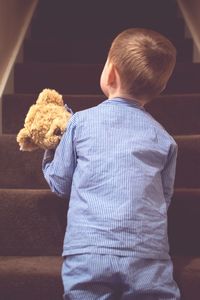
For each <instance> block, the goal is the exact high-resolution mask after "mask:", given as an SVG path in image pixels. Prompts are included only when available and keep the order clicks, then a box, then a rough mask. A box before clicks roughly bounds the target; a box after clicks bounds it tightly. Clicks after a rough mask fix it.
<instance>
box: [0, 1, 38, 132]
mask: <svg viewBox="0 0 200 300" xmlns="http://www.w3.org/2000/svg"><path fill="white" fill-rule="evenodd" d="M37 2H38V0H0V100H1V97H2V94H3V91H4V89H5V86H6V83H7V80H8V78H9V75H10V72H11V71H12V67H13V65H14V62H15V60H16V57H17V55H18V53H19V50H20V47H21V45H22V42H23V39H24V37H25V34H26V31H27V29H28V26H29V24H30V21H31V19H32V15H33V13H34V10H35V8H36V5H37ZM0 105H1V102H0ZM0 113H1V109H0ZM0 119H1V117H0ZM0 131H1V122H0Z"/></svg>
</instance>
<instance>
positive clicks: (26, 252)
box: [0, 188, 200, 256]
mask: <svg viewBox="0 0 200 300" xmlns="http://www.w3.org/2000/svg"><path fill="white" fill-rule="evenodd" d="M67 203H68V200H67V199H66V200H64V199H59V198H58V197H57V196H56V195H55V194H53V193H51V192H50V191H49V190H46V189H45V190H29V189H0V240H1V244H0V255H5V256H6V255H9V256H36V255H60V254H61V252H62V243H63V238H64V233H65V228H66V222H67V220H66V218H67ZM199 214H200V189H184V188H182V189H175V192H174V195H173V199H172V202H171V205H170V208H169V212H168V228H169V243H170V253H171V255H200V241H199V239H197V238H196V237H197V236H198V228H199V226H200V219H199ZM5 228H7V229H8V230H9V239H8V235H7V231H5ZM30 232H31V235H30Z"/></svg>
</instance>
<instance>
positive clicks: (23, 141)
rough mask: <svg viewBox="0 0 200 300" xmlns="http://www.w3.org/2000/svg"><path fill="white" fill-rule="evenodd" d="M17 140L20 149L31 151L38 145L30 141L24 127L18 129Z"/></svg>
mask: <svg viewBox="0 0 200 300" xmlns="http://www.w3.org/2000/svg"><path fill="white" fill-rule="evenodd" d="M17 142H18V144H19V146H20V150H21V151H33V150H36V149H38V146H37V145H36V144H35V143H34V142H33V141H32V139H31V136H30V134H29V132H28V130H27V129H26V128H23V129H21V130H20V131H19V133H18V135H17Z"/></svg>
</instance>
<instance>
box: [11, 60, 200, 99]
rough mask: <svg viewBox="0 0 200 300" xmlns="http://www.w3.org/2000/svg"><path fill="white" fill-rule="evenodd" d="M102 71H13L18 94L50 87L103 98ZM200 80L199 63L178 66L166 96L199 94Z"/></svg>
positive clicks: (36, 67)
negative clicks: (101, 95)
mask: <svg viewBox="0 0 200 300" xmlns="http://www.w3.org/2000/svg"><path fill="white" fill-rule="evenodd" d="M102 69H103V65H102V64H47V63H46V64H45V63H26V64H17V65H16V66H15V69H14V78H15V80H14V87H15V92H16V93H38V92H39V91H41V90H42V89H43V88H44V87H48V88H55V89H57V90H59V91H60V92H61V93H63V94H101V89H100V86H99V80H100V75H101V71H102ZM186 70H187V72H186ZM199 77H200V63H196V64H193V63H177V65H176V67H175V70H174V73H173V75H172V77H171V79H170V80H169V83H168V85H167V88H166V90H165V94H173V93H175V94H180V93H182V94H183V93H199V92H200V84H199Z"/></svg>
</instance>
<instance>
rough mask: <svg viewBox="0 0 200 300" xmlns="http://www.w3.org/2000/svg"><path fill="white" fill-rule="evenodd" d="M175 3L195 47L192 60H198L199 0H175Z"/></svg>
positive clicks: (199, 33)
mask: <svg viewBox="0 0 200 300" xmlns="http://www.w3.org/2000/svg"><path fill="white" fill-rule="evenodd" d="M177 3H178V5H179V8H180V11H181V13H182V15H183V17H184V20H185V23H186V25H187V27H188V29H189V31H190V34H191V36H192V38H193V41H194V44H195V47H196V52H197V53H196V55H195V56H196V58H194V60H196V61H200V1H199V0H189V1H188V0H177Z"/></svg>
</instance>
